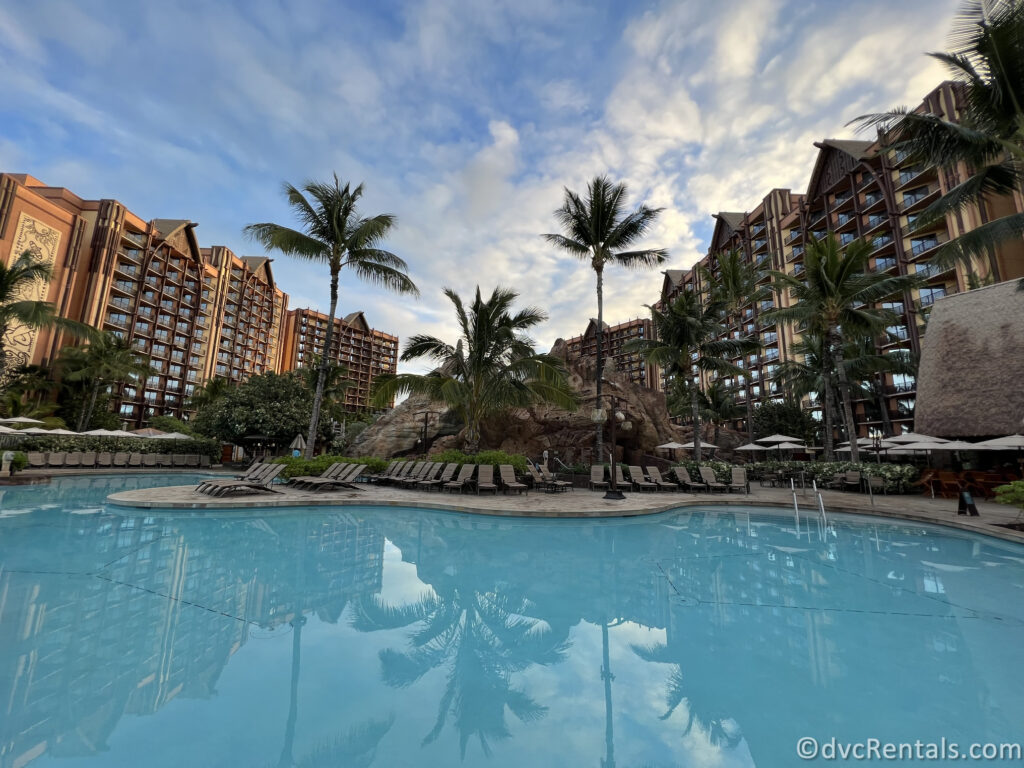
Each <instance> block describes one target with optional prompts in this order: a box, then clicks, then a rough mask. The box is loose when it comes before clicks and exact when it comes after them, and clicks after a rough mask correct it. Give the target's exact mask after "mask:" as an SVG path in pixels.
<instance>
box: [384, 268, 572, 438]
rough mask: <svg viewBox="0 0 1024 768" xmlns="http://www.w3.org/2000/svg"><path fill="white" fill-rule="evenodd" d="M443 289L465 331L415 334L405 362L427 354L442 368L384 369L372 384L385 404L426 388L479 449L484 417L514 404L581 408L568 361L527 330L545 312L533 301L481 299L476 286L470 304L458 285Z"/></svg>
mask: <svg viewBox="0 0 1024 768" xmlns="http://www.w3.org/2000/svg"><path fill="white" fill-rule="evenodd" d="M444 293H445V295H446V296H447V297H448V298H449V299H450V300H451V302H452V305H453V306H454V308H455V317H456V320H457V322H458V327H459V331H460V336H459V339H458V341H456V343H455V344H450V343H448V342H446V341H442V340H441V339H438V338H436V337H434V336H428V335H425V334H417V335H414V336H411V337H410V338H409V340H408V341H407V342H406V345H405V349H404V350H403V351H402V357H401V359H402V360H403V361H405V362H408V361H411V360H416V359H419V358H427V359H428V360H430V361H432V363H433V364H434V365H436V366H437V367H436V368H435V370H433V371H432V372H430V373H428V374H426V375H420V374H414V373H400V374H384V375H381V376H378V377H377V379H376V381H375V383H374V395H373V397H374V402H375V403H376V404H378V405H382V406H383V405H385V404H387V403H389V402H391V401H392V399H393V398H394V397H395V396H396V395H400V394H422V395H427V396H428V397H430V398H431V399H432V400H434V401H436V402H439V403H444V404H445V405H447V406H448V407H449V408H450V409H452V410H453V411H454V412H455V413H457V414H458V415H459V417H460V419H461V420H462V423H463V424H464V425H465V428H466V432H465V444H466V449H467V450H468V451H469V452H470V453H474V452H476V451H477V450H478V449H479V447H480V437H481V434H480V428H481V424H482V423H483V421H484V420H485V419H486V418H487V417H489V416H492V415H494V414H497V413H500V412H502V411H505V410H507V409H509V408H524V407H526V406H529V405H532V404H534V403H537V402H548V403H553V404H555V405H559V406H561V407H563V408H569V409H573V408H575V407H576V404H577V403H576V394H575V393H574V392H573V390H572V388H571V387H570V386H569V383H568V379H567V376H566V371H565V366H564V364H563V362H562V361H561V360H560V359H559V358H557V357H554V356H553V355H550V354H546V353H539V352H537V351H536V350H535V349H534V347H533V342H532V341H531V339H530V338H529V337H528V336H527V335H526V334H527V332H528V331H529V330H530V329H531V328H533V327H534V326H536V325H537V324H538V323H541V322H543V321H544V320H545V319H547V315H546V314H545V313H544V312H542V311H541V310H539V309H537V308H535V307H527V308H526V309H521V310H518V311H515V310H513V307H512V305H513V303H514V302H515V300H516V298H518V294H517V293H516V292H515V291H513V290H510V289H508V288H495V289H494V291H492V293H491V295H490V296H489V297H488V298H486V299H485V298H484V297H483V295H482V294H481V293H480V288H479V287H477V289H476V295H475V296H474V298H473V301H472V302H471V303H470V304H469V306H468V307H467V306H466V304H465V302H464V301H463V300H462V297H460V296H459V295H458V294H457V293H455V291H453V290H451V289H450V288H446V289H445V291H444Z"/></svg>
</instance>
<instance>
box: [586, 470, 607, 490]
mask: <svg viewBox="0 0 1024 768" xmlns="http://www.w3.org/2000/svg"><path fill="white" fill-rule="evenodd" d="M604 477H605V471H604V464H594V465H593V466H591V467H590V483H589V487H590V490H592V491H596V490H599V489H601V488H607V487H608V481H607V480H605V479H604Z"/></svg>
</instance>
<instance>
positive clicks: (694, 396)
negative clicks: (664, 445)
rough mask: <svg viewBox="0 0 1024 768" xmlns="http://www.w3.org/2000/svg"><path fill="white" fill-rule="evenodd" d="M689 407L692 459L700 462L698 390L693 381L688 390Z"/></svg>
mask: <svg viewBox="0 0 1024 768" xmlns="http://www.w3.org/2000/svg"><path fill="white" fill-rule="evenodd" d="M690 409H691V410H692V411H693V460H694V461H696V462H697V463H698V464H699V463H700V390H699V389H698V384H697V382H693V387H692V388H691V390H690Z"/></svg>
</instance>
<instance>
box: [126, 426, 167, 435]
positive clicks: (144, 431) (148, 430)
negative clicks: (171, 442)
mask: <svg viewBox="0 0 1024 768" xmlns="http://www.w3.org/2000/svg"><path fill="white" fill-rule="evenodd" d="M132 434H133V435H135V436H136V437H160V435H166V434H167V433H166V432H164V431H163V430H162V429H155V428H153V427H143V428H142V429H133V430H132Z"/></svg>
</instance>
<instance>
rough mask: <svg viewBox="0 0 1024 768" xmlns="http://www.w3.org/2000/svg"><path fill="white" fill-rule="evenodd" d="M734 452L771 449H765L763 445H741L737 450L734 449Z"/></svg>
mask: <svg viewBox="0 0 1024 768" xmlns="http://www.w3.org/2000/svg"><path fill="white" fill-rule="evenodd" d="M733 450H734V451H767V450H769V449H768V448H765V447H764V446H763V445H757V444H756V443H747V444H746V445H741V446H739V447H737V448H733Z"/></svg>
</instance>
